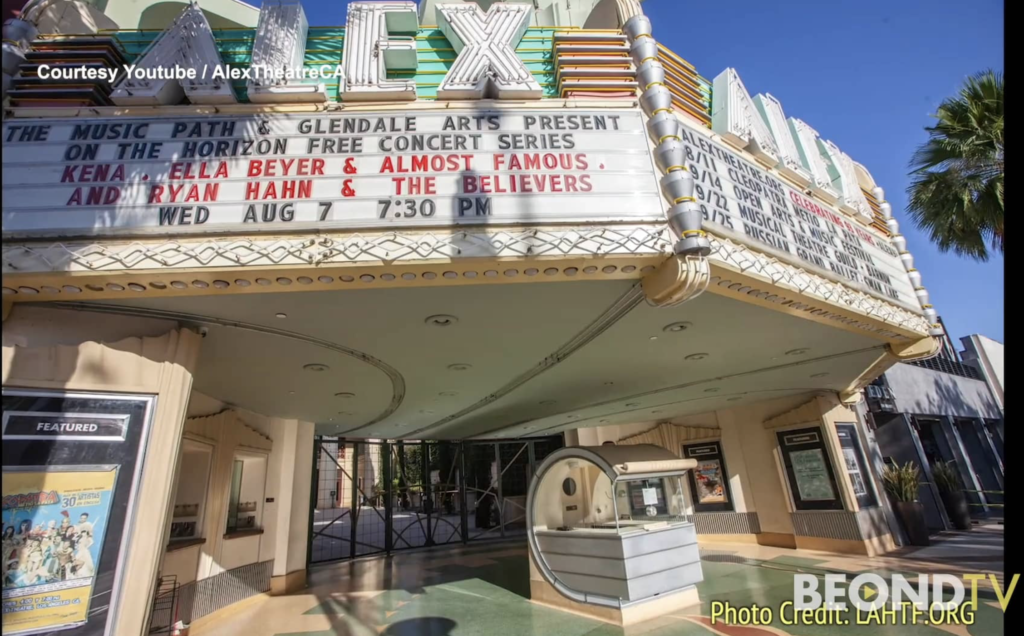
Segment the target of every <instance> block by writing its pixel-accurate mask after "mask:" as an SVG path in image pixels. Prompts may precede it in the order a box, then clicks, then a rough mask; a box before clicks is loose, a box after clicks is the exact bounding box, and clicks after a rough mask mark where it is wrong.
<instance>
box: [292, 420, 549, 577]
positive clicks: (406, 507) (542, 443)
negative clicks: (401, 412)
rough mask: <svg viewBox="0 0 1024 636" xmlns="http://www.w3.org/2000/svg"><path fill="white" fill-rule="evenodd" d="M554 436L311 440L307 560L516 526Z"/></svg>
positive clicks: (500, 532)
mask: <svg viewBox="0 0 1024 636" xmlns="http://www.w3.org/2000/svg"><path fill="white" fill-rule="evenodd" d="M561 447H562V438H561V436H557V437H550V438H538V439H530V440H508V441H500V442H487V441H472V442H468V441H467V442H448V441H405V440H402V441H395V442H391V441H350V440H344V439H340V438H335V437H321V436H318V437H317V438H316V440H315V443H314V453H315V454H314V461H313V489H312V491H313V492H312V496H311V498H312V501H311V504H312V505H311V510H312V512H311V514H310V532H309V550H308V552H307V554H308V555H309V557H308V558H309V561H310V563H322V562H325V561H337V560H339V559H351V558H355V557H358V556H364V555H370V554H376V553H390V552H392V551H394V550H402V549H407V548H419V547H431V546H436V545H444V544H451V543H468V542H470V541H477V540H486V539H499V538H503V537H513V536H517V535H521V536H525V531H526V489H527V487H528V485H529V483H530V477H531V476H532V475H533V471H534V470H535V468H536V465H537V464H538V463H539V462H540V461H541V460H543V459H544V458H545V457H546V456H547V455H548V454H550V453H551V452H552V451H554V450H557V449H558V448H561Z"/></svg>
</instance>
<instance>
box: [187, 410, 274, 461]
mask: <svg viewBox="0 0 1024 636" xmlns="http://www.w3.org/2000/svg"><path fill="white" fill-rule="evenodd" d="M185 433H190V434H192V435H195V436H197V437H200V438H203V439H206V440H213V441H215V442H216V443H218V444H228V445H229V446H231V447H235V448H248V449H253V450H259V451H264V452H267V453H269V452H270V451H272V450H273V449H274V440H272V439H270V438H269V437H267V436H266V435H264V434H263V433H261V432H259V431H257V430H256V429H254V428H253V427H251V426H249V425H248V424H246V423H245V421H244V420H243V419H242V417H241V414H239V413H238V411H236V410H235V409H230V408H229V409H224V410H223V411H221V412H219V413H214V414H213V415H202V416H199V417H190V418H188V419H186V420H185Z"/></svg>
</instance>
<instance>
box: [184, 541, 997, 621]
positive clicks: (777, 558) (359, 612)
mask: <svg viewBox="0 0 1024 636" xmlns="http://www.w3.org/2000/svg"><path fill="white" fill-rule="evenodd" d="M1002 540H1003V533H1002V528H1001V526H999V527H998V528H975V530H974V531H972V532H967V533H946V534H943V535H942V536H939V537H937V540H936V542H935V544H934V545H933V546H930V547H928V548H917V549H906V550H903V551H901V552H900V553H898V554H894V555H890V556H884V557H873V558H866V557H852V556H849V555H840V554H833V553H828V552H814V551H809V550H787V549H784V548H771V547H765V546H758V545H750V544H726V543H722V544H713V545H706V546H702V550H701V552H702V563H703V567H704V577H705V579H704V582H703V583H701V584H700V585H699V586H698V587H699V590H700V596H701V601H702V603H701V605H700V606H697V607H695V608H693V611H692V612H688V613H686V614H685V615H683V614H680V615H671V616H666V617H662V618H659V619H656V620H653V621H649V622H648V623H644V624H640V625H636V626H633V627H630V628H628V629H625V630H624V629H622V628H620V627H617V626H614V625H608V624H605V623H601V622H599V621H596V620H593V619H590V618H587V617H583V616H579V615H576V614H570V613H565V612H562V611H559V610H555V609H552V608H549V607H546V606H542V605H538V604H536V603H532V602H531V601H530V600H529V599H528V589H529V588H528V576H529V574H528V567H529V566H528V560H527V559H528V557H527V553H526V547H525V546H524V545H523V544H522V543H521V542H515V543H509V542H502V543H489V544H477V545H470V546H458V547H453V548H450V549H443V548H442V549H433V550H426V551H417V552H404V553H396V554H395V555H393V556H391V557H380V558H369V559H363V560H358V561H355V562H344V563H337V564H332V565H324V566H318V567H315V568H313V569H312V570H311V572H310V578H309V583H310V587H309V588H308V589H306V590H305V591H304V592H303V593H300V594H295V595H292V596H285V597H272V598H271V597H259V598H258V599H257V600H254V601H250V602H245V603H243V604H244V606H245V607H244V608H240V609H238V610H236V611H234V612H231V614H230V615H226V616H224V617H223V618H218V619H217V620H216V621H215V622H208V623H207V625H206V626H205V627H202V628H201V629H193V631H192V635H191V636H229V635H235V634H244V635H245V636H300V635H301V636H349V635H351V636H378V635H380V634H385V635H388V636H397V635H409V636H413V635H415V636H448V635H451V636H471V635H481V636H483V635H490V634H512V635H514V636H528V635H530V634H540V635H543V636H559V635H565V636H626V635H628V636H633V635H640V634H643V635H645V636H646V635H650V636H691V635H698V634H699V635H712V634H717V635H718V636H787V635H792V636H845V635H849V636H875V635H884V636H942V635H943V634H944V633H952V634H957V635H958V636H997V635H998V634H1002V633H1003V615H1002V611H1001V610H1000V609H999V606H998V603H996V602H995V595H994V594H993V593H992V592H991V585H990V584H988V585H987V587H986V586H985V585H983V586H980V588H979V597H980V599H981V602H980V603H979V608H978V611H977V613H976V622H975V624H974V625H971V626H962V625H956V626H941V627H940V626H932V625H924V624H912V625H846V626H837V625H831V626H819V625H812V626H786V625H783V624H781V623H780V622H778V621H777V620H776V622H773V623H772V624H771V625H769V626H762V627H757V626H744V627H739V626H729V625H723V624H722V623H721V622H719V623H717V624H714V625H712V624H711V623H710V618H709V617H710V616H711V602H712V601H727V602H729V603H731V604H733V605H734V606H749V605H751V604H757V605H759V606H770V607H774V608H775V610H776V614H778V607H779V605H780V604H781V603H782V602H783V601H786V600H791V599H792V596H793V577H794V575H795V574H798V573H810V574H817V575H824V574H826V573H848V574H849V575H850V577H851V578H852V576H853V575H855V574H859V573H862V572H873V573H876V574H879V575H881V576H882V577H883V578H886V579H889V577H891V576H892V574H895V573H900V574H904V575H913V574H915V573H921V572H928V573H950V574H957V575H962V574H963V573H964V572H983V573H989V572H991V573H995V574H997V575H998V576H999V578H1001V570H1002V562H1001V557H1002ZM997 557H998V559H997ZM228 611H230V610H228Z"/></svg>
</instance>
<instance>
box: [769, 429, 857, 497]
mask: <svg viewBox="0 0 1024 636" xmlns="http://www.w3.org/2000/svg"><path fill="white" fill-rule="evenodd" d="M777 435H778V439H779V448H780V449H781V451H782V459H783V462H784V464H785V467H786V476H787V477H788V479H789V489H790V493H791V494H792V496H793V505H794V506H795V507H796V509H797V510H842V509H843V502H842V500H841V499H840V498H839V487H838V486H837V484H836V476H835V473H834V472H833V469H832V463H831V462H830V461H829V457H828V448H827V447H826V446H825V442H824V440H823V439H822V433H821V429H820V428H818V427H816V426H815V427H813V428H803V429H798V430H793V431H782V432H780V433H777Z"/></svg>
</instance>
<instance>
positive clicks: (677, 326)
mask: <svg viewBox="0 0 1024 636" xmlns="http://www.w3.org/2000/svg"><path fill="white" fill-rule="evenodd" d="M692 326H693V325H692V324H691V323H688V322H673V323H671V324H668V325H665V326H664V327H662V329H661V330H662V331H667V332H668V333H679V332H680V331H686V330H687V329H689V328H690V327H692Z"/></svg>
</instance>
